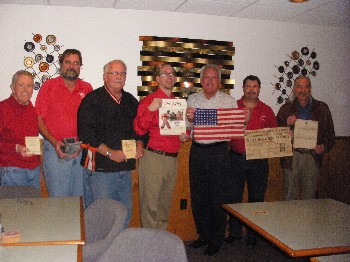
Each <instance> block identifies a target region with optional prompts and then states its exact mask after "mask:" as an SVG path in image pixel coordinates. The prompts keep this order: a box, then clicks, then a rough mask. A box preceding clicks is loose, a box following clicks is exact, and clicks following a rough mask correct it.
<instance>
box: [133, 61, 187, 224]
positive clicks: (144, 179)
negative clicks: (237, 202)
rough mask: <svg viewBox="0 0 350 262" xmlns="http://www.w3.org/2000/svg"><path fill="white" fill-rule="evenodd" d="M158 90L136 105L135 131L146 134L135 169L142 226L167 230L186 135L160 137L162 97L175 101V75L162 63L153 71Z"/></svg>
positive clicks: (172, 69) (170, 68) (173, 71)
mask: <svg viewBox="0 0 350 262" xmlns="http://www.w3.org/2000/svg"><path fill="white" fill-rule="evenodd" d="M156 81H157V82H158V84H159V86H158V89H157V91H155V92H154V93H152V94H150V95H148V96H146V97H145V98H144V99H143V100H142V101H141V102H140V104H139V107H138V111H137V116H136V118H135V120H134V129H135V132H136V133H137V134H138V135H145V134H146V133H147V132H148V134H149V142H148V144H147V146H146V147H145V149H146V150H145V155H144V156H143V158H141V159H140V164H139V168H138V173H139V189H140V211H141V224H142V226H143V227H148V228H161V229H164V230H166V229H167V225H168V218H169V213H170V207H171V201H172V196H173V191H174V186H175V179H176V174H177V153H178V151H179V149H180V145H181V142H186V141H188V139H189V135H187V134H182V135H180V136H177V135H166V136H165V135H161V134H160V128H159V108H160V107H161V106H162V98H163V99H170V98H175V97H174V94H173V93H172V90H173V87H174V84H175V82H176V72H175V70H174V68H173V67H172V66H171V65H169V64H163V65H162V66H161V67H160V68H158V70H157V72H156Z"/></svg>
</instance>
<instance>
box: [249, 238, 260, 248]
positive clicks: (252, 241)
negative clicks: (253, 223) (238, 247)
mask: <svg viewBox="0 0 350 262" xmlns="http://www.w3.org/2000/svg"><path fill="white" fill-rule="evenodd" d="M257 243H258V240H257V239H256V238H255V237H248V239H247V242H246V245H247V246H251V247H255V246H256V244H257Z"/></svg>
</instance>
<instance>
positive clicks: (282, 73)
mask: <svg viewBox="0 0 350 262" xmlns="http://www.w3.org/2000/svg"><path fill="white" fill-rule="evenodd" d="M286 56H287V59H286V60H285V61H283V62H282V65H279V66H276V65H275V67H276V68H277V70H278V73H279V74H277V76H276V75H274V76H275V77H276V79H277V80H276V82H275V83H271V84H272V85H273V88H274V90H273V93H275V92H279V96H278V97H277V103H276V104H284V103H286V102H288V101H291V99H292V95H293V92H292V90H293V85H294V80H295V78H297V77H298V76H300V75H303V76H308V77H310V76H314V77H315V76H316V75H317V72H316V71H317V70H318V69H320V64H319V62H317V60H316V58H317V54H316V52H315V50H314V49H312V50H310V49H309V48H308V47H307V46H305V47H303V48H301V49H300V52H299V51H297V50H295V51H293V52H291V54H290V55H286ZM273 93H272V94H273Z"/></svg>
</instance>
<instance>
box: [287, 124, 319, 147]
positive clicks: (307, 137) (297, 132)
mask: <svg viewBox="0 0 350 262" xmlns="http://www.w3.org/2000/svg"><path fill="white" fill-rule="evenodd" d="M317 129H318V121H312V120H303V119H297V121H295V126H294V142H293V147H294V148H307V149H314V148H315V147H316V144H317Z"/></svg>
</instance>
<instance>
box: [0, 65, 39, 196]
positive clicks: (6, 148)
mask: <svg viewBox="0 0 350 262" xmlns="http://www.w3.org/2000/svg"><path fill="white" fill-rule="evenodd" d="M33 88H34V80H33V75H32V74H31V73H29V72H27V71H24V70H20V71H17V72H16V73H15V74H14V75H13V77H12V83H11V89H12V94H11V96H10V97H9V98H7V99H5V100H3V101H1V102H0V184H1V183H2V185H3V186H33V187H36V188H37V189H40V171H41V170H40V169H41V168H40V156H39V155H33V154H32V152H30V151H29V148H27V147H26V145H25V137H27V136H35V137H37V136H39V129H38V117H37V115H36V112H35V108H34V107H33V105H32V102H31V101H30V99H31V97H32V94H33ZM1 180H2V181H1Z"/></svg>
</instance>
